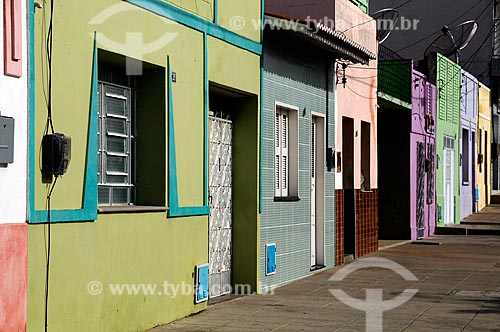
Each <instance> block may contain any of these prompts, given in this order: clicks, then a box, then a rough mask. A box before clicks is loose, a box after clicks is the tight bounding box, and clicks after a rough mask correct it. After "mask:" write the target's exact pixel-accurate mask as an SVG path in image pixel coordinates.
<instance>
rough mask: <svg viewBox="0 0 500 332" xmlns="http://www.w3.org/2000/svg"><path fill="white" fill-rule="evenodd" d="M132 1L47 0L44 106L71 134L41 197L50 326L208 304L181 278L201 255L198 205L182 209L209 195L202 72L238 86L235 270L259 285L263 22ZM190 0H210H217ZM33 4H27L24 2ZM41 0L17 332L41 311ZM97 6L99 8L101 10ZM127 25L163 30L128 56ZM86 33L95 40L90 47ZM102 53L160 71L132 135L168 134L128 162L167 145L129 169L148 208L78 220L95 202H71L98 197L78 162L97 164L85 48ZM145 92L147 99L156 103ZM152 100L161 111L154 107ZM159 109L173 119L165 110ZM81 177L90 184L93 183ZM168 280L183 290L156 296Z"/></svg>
mask: <svg viewBox="0 0 500 332" xmlns="http://www.w3.org/2000/svg"><path fill="white" fill-rule="evenodd" d="M135 2H137V1H135V0H130V1H118V0H99V1H97V0H92V1H87V2H86V4H85V6H82V5H81V3H76V2H72V1H66V2H61V3H57V5H56V7H55V8H54V26H53V34H54V42H53V59H54V63H53V70H52V72H53V78H52V85H53V87H52V88H53V94H52V96H53V109H52V112H53V120H54V127H55V130H56V131H57V132H62V133H64V134H66V135H68V136H70V137H71V138H72V159H71V162H70V166H69V169H68V172H67V173H66V174H65V175H64V176H63V177H61V178H59V179H58V182H57V185H56V187H55V189H54V192H53V196H52V200H51V201H52V206H51V210H52V213H51V215H52V217H53V218H52V221H53V222H54V223H53V224H52V225H51V226H50V227H51V262H50V279H49V300H48V317H49V319H48V323H49V331H51V332H62V331H75V332H79V331H81V332H86V331H96V332H100V331H106V332H108V331H120V332H123V331H140V330H146V329H148V328H151V327H154V326H156V325H159V324H165V323H168V322H170V321H172V320H175V319H178V318H181V317H184V316H187V315H190V314H192V313H195V312H198V311H201V310H203V309H205V308H206V306H207V305H206V303H201V304H194V295H193V293H192V287H193V286H194V278H195V275H194V271H195V266H196V265H202V264H206V263H207V262H208V215H207V214H202V215H200V216H194V215H193V213H192V211H200V210H202V209H196V208H197V207H202V208H204V207H206V205H207V195H208V194H207V192H206V188H207V187H206V186H207V185H208V184H207V179H206V177H207V169H208V165H207V164H206V158H205V156H206V155H205V152H206V151H208V147H207V145H206V144H208V141H207V139H206V134H207V133H206V130H205V126H206V123H207V121H208V102H209V101H208V96H209V86H210V85H211V84H216V85H217V86H219V87H224V88H226V89H230V90H234V91H235V92H236V93H237V94H238V95H240V96H241V97H242V98H241V101H240V102H239V103H238V104H237V105H236V106H235V107H236V110H235V111H236V113H238V114H239V116H240V118H237V129H238V132H237V133H236V134H235V145H236V146H237V147H238V149H237V152H235V155H234V158H235V166H234V170H233V171H234V173H235V174H245V176H244V177H243V176H240V177H239V180H235V181H234V198H233V202H234V205H235V207H234V220H233V221H234V223H235V225H234V238H233V240H234V250H235V251H234V253H233V258H234V261H233V265H234V270H233V271H234V275H235V276H234V278H233V279H234V282H236V283H244V284H249V285H250V286H251V287H252V289H253V290H257V286H258V281H259V266H258V243H259V232H258V229H259V171H258V170H259V168H258V166H259V144H260V142H259V135H258V129H259V126H260V118H259V111H260V85H261V77H260V73H261V71H260V51H259V50H258V49H259V45H260V32H259V35H258V38H257V37H256V38H254V39H255V40H250V39H248V38H246V37H245V36H244V35H235V34H233V33H232V32H231V31H229V30H227V29H223V28H220V27H219V26H216V25H214V23H212V19H211V16H209V15H208V14H206V13H205V12H204V11H203V10H202V9H201V8H202V7H203V6H199V5H198V6H196V7H193V8H192V6H191V5H190V4H189V5H186V3H188V2H187V1H182V2H180V1H172V2H173V3H174V5H177V6H183V7H182V8H185V9H186V12H188V13H189V15H190V16H188V19H187V20H184V21H182V22H180V21H179V20H182V19H183V18H185V16H182V15H183V14H178V13H177V11H178V9H175V8H176V7H169V6H170V5H166V7H164V6H159V5H158V1H156V0H151V1H141V3H147V4H148V6H149V5H151V7H148V8H146V9H147V10H146V9H143V8H140V7H138V6H136V5H134V4H133V3H135ZM198 2H199V3H201V2H203V3H207V4H210V5H211V6H214V1H208V0H207V1H198ZM221 2H222V1H221ZM247 2H248V3H251V5H248V6H252V7H254V6H257V4H258V10H252V11H247V12H244V11H242V12H241V13H239V15H240V16H242V17H244V18H245V19H247V20H248V21H250V20H259V19H260V5H261V1H260V0H258V1H247ZM31 6H32V8H34V7H33V3H31ZM184 6H185V7H184ZM44 8H45V9H43V10H42V9H40V10H39V9H37V10H36V12H35V13H34V14H33V16H32V17H31V19H32V22H33V27H32V33H31V34H30V35H32V36H33V42H32V46H31V47H32V54H33V55H34V64H33V68H32V79H33V82H32V87H31V88H32V89H33V96H32V97H33V99H32V102H33V105H32V109H31V117H32V118H31V123H32V133H31V134H32V138H31V140H32V142H33V144H32V146H31V152H30V154H31V157H30V163H31V164H30V172H31V173H30V177H31V181H32V182H31V192H30V223H31V224H30V225H29V230H28V233H29V244H28V255H29V257H28V265H29V266H28V270H29V276H28V309H27V310H28V321H27V330H28V331H39V330H43V326H44V311H45V303H44V301H45V273H46V248H47V233H48V226H47V225H39V224H37V223H43V222H46V221H47V220H46V219H45V217H46V215H47V213H46V211H45V210H46V207H47V202H46V195H47V193H48V190H49V188H50V184H49V183H44V182H43V181H42V177H41V175H40V171H39V163H38V161H39V160H40V157H41V156H40V152H39V151H40V143H41V140H42V137H43V134H44V128H45V125H46V116H47V91H48V82H47V64H46V52H47V46H46V36H47V33H48V32H47V22H48V21H49V15H50V6H49V5H47V6H44ZM165 8H167V10H168V12H167V13H168V15H167V14H165V13H163V14H160V13H159V12H155V10H158V11H160V10H165ZM171 8H172V9H171ZM194 8H198V9H197V10H198V11H195V9H194ZM245 8H246V7H245ZM227 11H230V10H229V9H227ZM227 11H226V9H224V7H223V6H221V7H219V12H218V13H217V14H218V15H220V16H221V17H224V15H226V16H227V15H233V14H234V13H233V12H230V13H228V12H227ZM103 13H105V14H106V15H104V16H105V17H106V19H103ZM192 14H195V15H192ZM162 16H168V17H170V19H165V18H162ZM205 18H207V19H208V20H205ZM208 24H213V25H212V27H213V28H211V29H207V28H206V27H207V25H208ZM219 28H220V29H219ZM129 30H130V31H132V32H137V31H140V32H141V33H142V38H143V41H144V42H145V43H152V42H155V41H158V40H160V41H162V42H161V43H160V44H159V46H158V45H156V44H155V45H154V47H150V52H148V53H147V54H139V53H138V49H140V48H137V47H130V45H129V46H127V32H128V31H129ZM208 30H210V32H207V31H208ZM247 34H248V35H251V34H252V33H251V32H247ZM95 35H96V36H97V49H96V48H94V41H95V39H94V36H95ZM221 36H223V37H221ZM129 37H130V36H129ZM110 41H111V42H110ZM124 45H125V46H124ZM102 51H108V52H112V53H116V54H118V55H120V56H125V57H129V58H132V59H140V60H142V61H143V62H144V63H143V65H144V66H145V67H144V69H145V70H147V68H149V67H151V66H155V67H159V68H162V70H163V72H164V73H165V75H164V76H163V77H156V76H155V77H154V79H152V80H150V81H149V82H148V84H152V85H153V86H152V87H151V89H150V90H149V91H142V92H141V93H140V94H141V95H142V96H143V98H147V102H144V103H142V104H143V107H146V108H148V107H149V106H148V105H149V104H155V111H154V112H144V117H143V118H141V121H138V126H139V128H138V130H142V131H143V132H145V133H144V135H143V137H151V139H158V138H162V137H164V140H165V141H163V142H161V141H160V142H158V144H151V146H150V147H149V149H148V150H147V153H146V154H144V153H143V154H142V158H141V160H139V161H138V162H142V166H143V169H144V168H145V165H144V163H149V160H150V159H151V160H153V159H154V158H152V155H151V154H158V155H160V156H161V155H164V156H165V160H164V162H161V163H157V164H155V166H154V169H152V171H151V173H150V174H147V173H146V174H142V176H141V177H139V178H140V179H141V181H143V182H153V181H155V180H156V181H157V183H156V184H155V185H154V186H153V187H147V186H142V185H141V186H140V188H139V189H140V190H142V192H143V193H144V194H143V195H142V197H144V202H141V204H143V205H154V206H149V207H146V208H145V210H144V211H143V212H138V211H135V210H128V209H127V208H124V209H118V210H114V211H110V210H109V209H108V210H106V209H100V213H99V214H97V217H96V218H95V219H94V218H89V219H88V220H85V219H82V218H85V217H86V216H92V214H95V213H96V211H97V206H94V207H93V209H92V206H90V208H89V207H88V206H87V207H86V208H88V210H89V211H90V212H91V213H90V214H85V213H83V212H82V211H83V210H82V209H83V208H84V207H85V206H84V205H85V204H84V202H87V201H88V199H89V196H92V197H91V198H92V199H91V200H90V201H92V200H94V201H97V197H96V196H97V191H96V190H93V191H87V190H86V188H87V182H88V176H87V174H88V172H87V171H88V170H90V172H91V173H92V171H94V172H95V173H97V165H96V164H97V163H96V162H95V161H96V158H95V156H93V155H89V154H88V151H90V145H89V144H91V143H89V142H92V140H91V139H90V138H91V136H92V130H91V126H90V125H89V124H91V123H92V119H95V118H97V109H95V108H93V107H92V106H93V104H94V103H95V102H96V100H95V98H96V96H95V94H94V91H93V86H95V84H96V83H97V82H96V80H95V77H96V75H95V74H96V73H95V72H94V64H95V63H94V61H98V60H101V59H96V58H95V55H97V56H98V57H99V54H101V53H102ZM167 57H168V59H169V61H170V67H171V68H170V69H171V71H172V72H175V73H176V82H175V83H171V84H169V81H170V79H171V77H170V76H169V75H168V70H167ZM97 67H98V66H97ZM165 91H167V92H170V93H171V97H172V99H170V100H169V98H168V95H169V93H166V92H165ZM155 94H156V95H155ZM155 98H158V100H157V102H155ZM158 107H159V108H160V109H161V111H160V112H158V113H155V112H157V111H156V108H158ZM170 111H171V113H172V117H169V112H170ZM138 116H140V114H139V113H138ZM172 120H173V122H172ZM147 122H149V124H148V123H147ZM170 123H174V125H173V128H174V129H175V131H174V132H170V131H169V130H168V125H169V124H170ZM235 127H236V125H235ZM147 131H150V132H147ZM153 131H154V132H153ZM170 134H173V135H172V137H173V138H174V142H172V140H171V139H168V137H169V135H170ZM172 145H173V146H175V148H176V155H175V157H176V164H175V166H176V167H175V169H172V168H169V167H168V165H169V156H171V155H172V149H171V148H170V147H169V146H172ZM142 152H144V151H142ZM148 153H149V155H148ZM138 155H140V154H138ZM151 167H153V166H151ZM146 171H147V167H146ZM155 174H157V176H155ZM172 179H175V180H176V181H177V184H178V185H177V188H176V189H177V190H176V191H174V192H175V194H176V197H175V199H176V200H177V202H178V205H179V207H178V208H179V209H178V211H180V212H181V213H182V215H180V216H177V217H176V218H174V217H172V218H169V217H168V215H169V213H171V211H172V209H170V211H169V208H171V206H170V205H169V204H170V202H172V201H173V200H172V198H173V197H171V196H172V192H173V191H170V190H169V189H168V188H169V185H170V184H171V183H173V181H172ZM92 186H93V187H95V188H97V185H96V184H95V183H94V184H91V187H92ZM148 190H149V191H148ZM169 193H170V195H169ZM158 208H160V210H158ZM161 208H163V210H161ZM92 210H93V211H92ZM82 215H83V217H82ZM82 221H83V222H82ZM94 281H97V282H100V283H101V284H102V285H103V287H104V288H103V292H102V293H101V294H98V295H92V294H90V293H89V290H88V285H89V284H90V283H92V282H94ZM165 282H168V284H170V285H175V287H186V289H187V291H186V292H185V293H184V294H182V295H178V296H175V297H173V296H170V294H164V289H163V285H164V284H165ZM110 284H151V285H156V287H157V288H156V291H155V292H154V293H152V294H150V295H149V294H143V293H140V294H138V295H123V296H120V295H113V294H112V293H111V291H110V288H109V285H110ZM189 287H191V289H189ZM160 293H161V294H160Z"/></svg>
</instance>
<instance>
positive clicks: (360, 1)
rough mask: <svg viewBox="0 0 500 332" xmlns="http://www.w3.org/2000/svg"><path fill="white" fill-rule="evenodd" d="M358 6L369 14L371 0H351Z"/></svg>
mask: <svg viewBox="0 0 500 332" xmlns="http://www.w3.org/2000/svg"><path fill="white" fill-rule="evenodd" d="M350 1H351V2H352V3H354V4H355V5H356V6H358V7H359V9H361V10H362V11H363V13H365V14H368V9H369V2H370V1H369V0H350Z"/></svg>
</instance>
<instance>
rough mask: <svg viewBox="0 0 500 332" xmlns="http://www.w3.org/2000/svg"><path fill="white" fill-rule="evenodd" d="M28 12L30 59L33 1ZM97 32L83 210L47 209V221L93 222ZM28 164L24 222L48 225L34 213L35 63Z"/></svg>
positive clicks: (42, 213)
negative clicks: (27, 202)
mask: <svg viewBox="0 0 500 332" xmlns="http://www.w3.org/2000/svg"><path fill="white" fill-rule="evenodd" d="M29 2H30V3H29V5H30V7H29V8H32V11H31V12H30V16H29V17H30V22H29V27H30V31H31V35H30V56H32V55H33V54H34V49H35V36H34V33H33V32H34V10H35V7H34V0H29ZM97 64H98V61H97V33H95V34H94V54H93V65H92V88H91V91H92V94H91V104H90V115H89V133H88V138H87V165H86V167H85V191H84V199H83V208H82V209H79V210H51V211H50V222H51V223H59V222H83V221H94V220H96V219H97V183H98V177H97V163H98V160H97V152H98V134H97V112H98V108H99V105H98V100H99V98H98V93H97V90H98V75H97ZM29 69H30V81H29V87H30V104H29V106H30V120H29V132H30V137H29V140H30V145H29V146H30V149H29V155H30V162H29V176H28V178H29V189H28V190H29V211H28V222H29V223H32V224H44V223H48V211H47V210H37V209H36V208H35V191H34V187H35V132H34V131H35V90H34V89H35V75H34V74H35V63H34V61H30V68H29Z"/></svg>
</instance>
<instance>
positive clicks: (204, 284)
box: [194, 264, 209, 303]
mask: <svg viewBox="0 0 500 332" xmlns="http://www.w3.org/2000/svg"><path fill="white" fill-rule="evenodd" d="M208 272H209V271H208V264H205V265H199V266H197V267H196V293H195V299H194V301H195V303H200V302H205V301H208Z"/></svg>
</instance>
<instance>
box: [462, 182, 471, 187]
mask: <svg viewBox="0 0 500 332" xmlns="http://www.w3.org/2000/svg"><path fill="white" fill-rule="evenodd" d="M469 184H470V183H469V182H462V186H468V185H469Z"/></svg>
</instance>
